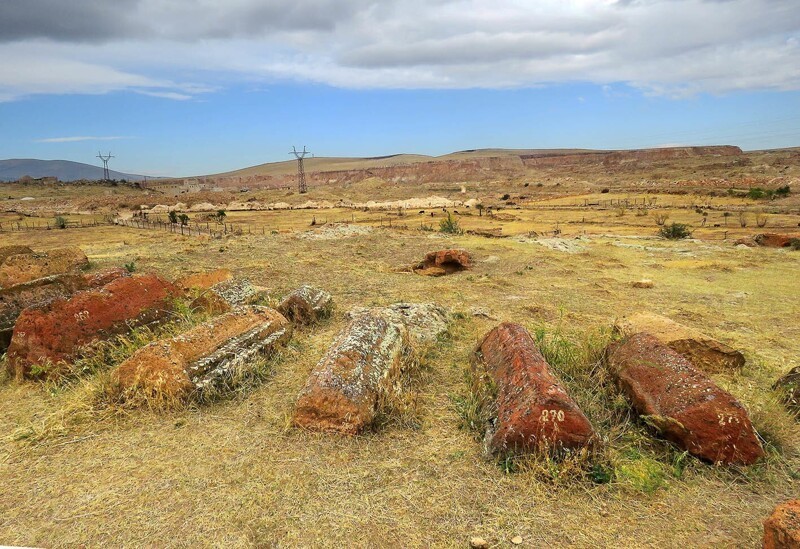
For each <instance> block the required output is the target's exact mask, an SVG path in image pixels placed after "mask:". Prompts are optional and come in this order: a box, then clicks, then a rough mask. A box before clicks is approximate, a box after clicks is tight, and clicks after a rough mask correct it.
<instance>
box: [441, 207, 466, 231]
mask: <svg viewBox="0 0 800 549" xmlns="http://www.w3.org/2000/svg"><path fill="white" fill-rule="evenodd" d="M439 232H442V233H448V234H461V233H463V232H464V231H463V230H462V229H461V225H459V223H458V219H456V218H455V217H453V215H452V214H451V213H450V212H447V217H446V218H445V219H442V220H441V221H440V222H439Z"/></svg>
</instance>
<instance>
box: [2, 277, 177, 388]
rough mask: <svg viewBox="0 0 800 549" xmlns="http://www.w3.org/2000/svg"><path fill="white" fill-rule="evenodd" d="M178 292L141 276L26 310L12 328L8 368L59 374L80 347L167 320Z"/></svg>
mask: <svg viewBox="0 0 800 549" xmlns="http://www.w3.org/2000/svg"><path fill="white" fill-rule="evenodd" d="M179 293H180V292H179V290H178V289H177V288H176V287H175V286H173V285H172V284H170V283H169V282H167V281H166V280H164V279H162V278H160V277H158V276H156V275H139V276H132V277H125V278H118V279H116V280H114V281H113V282H111V283H109V284H107V285H106V286H104V287H103V288H99V289H93V290H86V291H83V292H79V293H77V294H75V295H74V296H72V297H71V298H69V299H56V300H54V301H53V302H51V303H50V304H49V305H47V306H45V307H42V308H36V309H26V310H24V311H23V312H22V314H21V315H20V316H19V318H18V319H17V323H16V324H15V326H14V333H13V335H12V338H11V345H9V348H8V368H9V370H10V371H11V373H12V374H13V375H15V377H17V378H21V377H42V376H43V377H49V376H51V375H57V373H58V372H59V371H60V370H61V369H62V366H63V364H62V363H63V362H66V361H69V360H71V359H73V358H75V356H76V354H77V353H78V351H79V349H80V347H82V346H84V345H86V344H89V343H92V342H94V341H97V340H101V339H106V338H108V337H111V336H113V335H116V334H120V333H125V332H127V331H128V330H130V328H131V326H135V325H142V324H147V323H150V322H154V321H157V320H161V319H163V318H164V317H165V316H166V315H167V314H168V313H169V310H170V309H171V305H172V303H171V302H172V298H173V297H174V296H177V295H178V294H179ZM34 367H36V368H34Z"/></svg>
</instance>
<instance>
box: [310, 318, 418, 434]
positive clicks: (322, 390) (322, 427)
mask: <svg viewBox="0 0 800 549" xmlns="http://www.w3.org/2000/svg"><path fill="white" fill-rule="evenodd" d="M408 355H409V353H408V333H407V330H406V328H405V326H403V325H402V324H396V323H393V322H390V321H389V320H387V319H386V318H383V317H382V316H378V315H376V314H372V313H364V314H361V315H358V316H357V317H356V318H355V319H353V320H352V321H351V322H350V324H349V325H348V326H347V327H346V328H345V329H344V330H343V331H342V332H341V333H340V334H339V335H338V337H337V338H336V341H334V343H333V345H332V346H331V347H330V349H328V352H327V353H326V354H325V356H324V357H322V359H321V360H320V361H319V362H318V363H317V365H316V366H315V367H314V370H313V371H312V372H311V375H310V376H309V378H308V381H307V382H306V385H305V387H304V388H303V390H302V391H301V392H300V396H299V398H298V400H297V406H296V408H295V413H294V424H295V425H296V426H298V427H302V428H305V429H311V430H317V431H337V432H340V433H345V434H349V435H355V434H358V433H360V432H362V431H363V430H365V429H367V428H368V427H369V426H370V425H371V424H372V421H373V419H374V418H375V414H376V412H377V407H378V396H379V391H380V390H381V388H382V386H384V385H385V384H389V383H391V381H392V379H393V378H396V377H397V375H398V374H399V373H400V372H401V371H402V368H403V367H404V365H405V363H406V361H407V359H408Z"/></svg>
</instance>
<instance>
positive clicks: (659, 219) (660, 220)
mask: <svg viewBox="0 0 800 549" xmlns="http://www.w3.org/2000/svg"><path fill="white" fill-rule="evenodd" d="M668 218H669V215H668V214H665V213H657V214H656V215H655V217H654V219H655V220H656V225H658V226H659V227H663V226H664V223H666V222H667V219H668Z"/></svg>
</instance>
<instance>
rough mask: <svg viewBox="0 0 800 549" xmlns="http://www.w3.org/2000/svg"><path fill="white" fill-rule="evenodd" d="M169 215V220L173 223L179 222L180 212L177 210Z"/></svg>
mask: <svg viewBox="0 0 800 549" xmlns="http://www.w3.org/2000/svg"><path fill="white" fill-rule="evenodd" d="M167 217H169V222H170V223H172V224H175V223H177V222H178V212H176V211H171V212H169V213H168V214H167Z"/></svg>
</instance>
